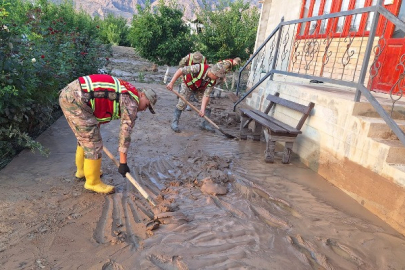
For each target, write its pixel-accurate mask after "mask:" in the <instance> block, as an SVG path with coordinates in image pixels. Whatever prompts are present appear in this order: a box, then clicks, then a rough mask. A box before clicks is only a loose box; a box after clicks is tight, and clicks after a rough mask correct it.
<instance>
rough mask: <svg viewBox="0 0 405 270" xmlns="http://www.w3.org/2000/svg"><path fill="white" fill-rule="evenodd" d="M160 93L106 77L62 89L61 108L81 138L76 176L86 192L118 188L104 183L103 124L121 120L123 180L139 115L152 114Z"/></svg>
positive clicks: (85, 79)
mask: <svg viewBox="0 0 405 270" xmlns="http://www.w3.org/2000/svg"><path fill="white" fill-rule="evenodd" d="M156 100H157V96H156V93H155V92H154V91H153V90H151V89H145V90H142V91H139V92H138V90H137V89H136V88H135V87H134V86H133V85H131V84H130V83H128V82H126V81H123V80H120V79H117V78H115V77H112V76H110V75H106V74H95V75H90V76H84V77H80V78H78V79H77V80H75V81H73V82H71V83H70V84H69V85H67V86H66V87H65V88H63V89H62V91H61V93H60V96H59V104H60V106H61V108H62V111H63V114H64V115H65V117H66V120H67V122H68V124H69V126H70V127H71V129H72V130H73V133H74V134H75V136H76V138H77V142H78V144H77V149H76V167H77V171H76V174H75V176H76V177H77V178H79V179H83V178H84V179H85V180H86V182H85V184H84V188H85V189H88V190H91V191H94V192H97V193H104V194H109V193H113V192H114V186H110V185H106V184H104V183H103V182H102V181H101V180H100V171H101V156H102V149H103V141H102V138H101V134H100V124H104V123H108V122H109V121H111V120H115V119H121V126H120V134H119V148H118V151H119V152H120V166H119V169H118V172H119V173H121V174H122V175H123V176H125V175H126V173H127V172H129V167H128V165H127V152H128V148H129V145H130V142H131V132H132V129H133V127H134V125H135V119H136V114H137V112H138V111H144V110H145V109H146V108H149V110H150V111H151V112H152V113H155V112H154V110H153V105H154V104H155V103H156Z"/></svg>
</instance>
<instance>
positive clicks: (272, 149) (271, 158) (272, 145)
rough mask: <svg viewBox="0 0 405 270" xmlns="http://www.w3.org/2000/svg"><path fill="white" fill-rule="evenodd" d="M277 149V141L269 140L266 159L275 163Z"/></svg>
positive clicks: (265, 153)
mask: <svg viewBox="0 0 405 270" xmlns="http://www.w3.org/2000/svg"><path fill="white" fill-rule="evenodd" d="M275 149H276V142H275V141H270V140H269V141H267V143H266V150H265V151H264V161H265V162H267V163H274V154H275Z"/></svg>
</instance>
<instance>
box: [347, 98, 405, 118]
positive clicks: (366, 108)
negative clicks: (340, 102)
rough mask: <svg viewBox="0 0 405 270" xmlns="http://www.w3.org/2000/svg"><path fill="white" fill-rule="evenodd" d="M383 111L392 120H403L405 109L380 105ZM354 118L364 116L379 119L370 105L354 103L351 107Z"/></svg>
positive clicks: (399, 106) (398, 106)
mask: <svg viewBox="0 0 405 270" xmlns="http://www.w3.org/2000/svg"><path fill="white" fill-rule="evenodd" d="M382 107H383V108H384V110H385V111H386V112H387V113H388V114H390V115H391V117H392V119H395V120H405V107H404V106H403V105H402V104H400V105H395V106H394V108H393V109H392V105H391V104H390V105H384V104H383V105H382ZM391 110H392V113H391ZM352 114H353V115H354V116H366V117H371V118H381V116H380V115H379V114H378V113H377V111H376V110H375V109H374V107H373V106H372V105H371V104H370V103H365V102H356V103H355V105H354V107H353V113H352Z"/></svg>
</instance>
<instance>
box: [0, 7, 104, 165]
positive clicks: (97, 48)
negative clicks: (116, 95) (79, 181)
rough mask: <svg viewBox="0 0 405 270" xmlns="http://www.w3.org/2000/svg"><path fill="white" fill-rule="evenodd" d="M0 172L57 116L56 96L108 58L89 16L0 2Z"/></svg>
mask: <svg viewBox="0 0 405 270" xmlns="http://www.w3.org/2000/svg"><path fill="white" fill-rule="evenodd" d="M0 40H1V42H0V67H1V74H0V127H1V128H0V159H1V160H2V162H1V163H0V168H1V167H2V166H4V165H5V164H4V163H5V160H8V159H10V158H11V157H12V156H13V155H15V154H16V153H17V152H18V151H20V150H21V149H22V148H24V147H29V148H31V149H32V150H35V149H37V150H39V151H40V152H44V149H43V148H42V147H41V145H39V144H38V143H37V142H35V141H34V140H33V137H35V136H37V135H38V134H39V133H40V132H41V131H43V130H44V129H45V128H46V127H47V126H49V125H50V123H52V122H53V121H54V120H55V117H56V116H60V108H59V105H58V93H59V90H60V89H61V88H63V87H64V86H65V85H66V84H68V83H69V82H70V81H73V80H74V79H76V78H77V77H79V76H83V75H87V74H93V73H97V72H98V70H99V69H100V68H102V67H103V66H104V65H105V63H106V61H107V59H108V57H109V56H110V55H111V50H110V47H109V46H106V45H103V44H102V42H101V40H100V38H99V29H98V28H97V22H95V21H94V20H93V19H92V18H91V17H90V16H89V15H87V14H85V13H84V12H76V11H75V10H74V9H73V7H72V5H71V4H69V3H67V2H66V3H64V4H61V5H55V4H51V3H48V1H47V0H41V1H38V2H36V3H30V2H29V1H23V0H2V2H0Z"/></svg>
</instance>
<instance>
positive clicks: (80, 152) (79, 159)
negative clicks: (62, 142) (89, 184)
mask: <svg viewBox="0 0 405 270" xmlns="http://www.w3.org/2000/svg"><path fill="white" fill-rule="evenodd" d="M83 167H84V149H83V147H81V146H80V145H77V149H76V173H75V176H76V178H77V179H80V180H84V170H83Z"/></svg>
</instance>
